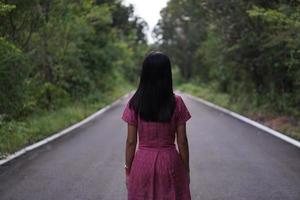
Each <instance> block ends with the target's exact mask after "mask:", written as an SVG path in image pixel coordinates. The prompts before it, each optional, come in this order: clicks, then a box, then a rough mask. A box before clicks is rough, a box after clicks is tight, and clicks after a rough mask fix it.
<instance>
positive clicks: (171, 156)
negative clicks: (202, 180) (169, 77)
mask: <svg viewBox="0 0 300 200" xmlns="http://www.w3.org/2000/svg"><path fill="white" fill-rule="evenodd" d="M175 96H176V108H175V111H174V114H173V116H172V120H171V122H170V123H159V122H146V121H143V120H142V119H140V118H139V117H138V116H136V115H135V113H134V111H133V110H131V109H129V103H128V102H127V105H126V107H125V110H124V112H123V115H122V119H123V120H124V121H125V122H127V123H129V124H132V125H135V126H137V127H138V148H137V150H136V152H135V156H134V159H133V162H132V165H131V171H130V174H129V176H128V190H127V192H128V200H190V199H191V194H190V188H189V183H188V173H187V171H186V170H185V168H184V165H183V162H182V160H181V157H180V155H179V153H178V151H177V149H176V146H175V143H174V142H175V131H176V125H178V124H181V123H185V122H186V121H187V120H188V119H190V118H191V115H190V112H189V111H188V109H187V107H186V105H185V104H184V102H183V100H182V98H181V97H180V96H179V95H177V94H176V95H175Z"/></svg>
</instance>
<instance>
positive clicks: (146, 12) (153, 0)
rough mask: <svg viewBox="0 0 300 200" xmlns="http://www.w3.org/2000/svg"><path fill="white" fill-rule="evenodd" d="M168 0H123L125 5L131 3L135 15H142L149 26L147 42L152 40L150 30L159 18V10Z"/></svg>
mask: <svg viewBox="0 0 300 200" xmlns="http://www.w3.org/2000/svg"><path fill="white" fill-rule="evenodd" d="M167 2H168V0H123V3H124V4H125V5H128V4H129V3H130V4H133V6H134V8H135V9H134V10H135V15H137V16H140V17H142V18H143V19H144V20H145V21H146V22H147V23H148V26H149V30H148V31H147V38H148V42H149V43H153V42H154V40H153V38H152V37H151V32H152V30H153V28H154V26H155V25H156V23H157V22H158V20H159V19H160V13H159V12H160V10H161V9H162V8H164V7H165V6H166V5H167Z"/></svg>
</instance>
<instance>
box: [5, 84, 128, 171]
mask: <svg viewBox="0 0 300 200" xmlns="http://www.w3.org/2000/svg"><path fill="white" fill-rule="evenodd" d="M132 92H133V90H132V91H130V92H128V93H126V94H125V95H122V96H121V97H119V98H117V99H116V100H115V101H113V102H112V103H110V104H108V105H106V106H105V107H103V108H101V109H100V110H98V111H96V112H94V113H92V114H91V115H89V116H87V117H86V118H84V119H83V120H81V121H79V122H77V123H75V124H73V125H71V126H69V127H67V128H64V129H63V130H61V131H59V132H57V133H54V134H53V135H51V136H48V137H46V138H45V139H42V140H40V141H38V142H36V143H34V144H31V145H28V146H26V147H24V148H22V149H20V150H18V151H16V152H15V153H13V154H11V155H9V156H7V157H6V158H4V159H1V160H0V166H2V165H4V164H6V163H8V162H9V161H11V160H13V159H16V158H18V157H20V156H21V155H23V154H25V153H27V152H29V151H32V150H34V149H37V148H39V147H41V146H43V145H45V144H48V143H49V142H52V141H54V140H56V139H58V138H60V137H62V136H64V135H66V134H68V133H70V132H71V131H73V130H75V129H77V128H79V127H81V126H83V125H85V124H87V123H89V122H90V121H92V120H94V119H95V118H97V117H99V116H100V115H102V114H103V113H105V112H106V111H107V110H109V109H111V108H112V107H114V106H115V105H117V104H118V103H119V102H121V101H122V100H123V99H126V98H127V97H128V96H129V95H130V94H131V93H132Z"/></svg>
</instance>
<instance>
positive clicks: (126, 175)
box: [125, 169, 130, 190]
mask: <svg viewBox="0 0 300 200" xmlns="http://www.w3.org/2000/svg"><path fill="white" fill-rule="evenodd" d="M129 173H130V171H129V170H128V169H125V179H126V181H125V183H126V188H127V190H128V181H129Z"/></svg>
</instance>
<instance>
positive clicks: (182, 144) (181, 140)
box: [176, 123, 190, 173]
mask: <svg viewBox="0 0 300 200" xmlns="http://www.w3.org/2000/svg"><path fill="white" fill-rule="evenodd" d="M176 132H177V145H178V149H179V154H180V157H181V159H182V161H183V164H184V166H185V169H186V170H187V172H188V173H189V172H190V165H189V143H188V139H187V136H186V123H182V124H180V125H178V126H177V131H176Z"/></svg>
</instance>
